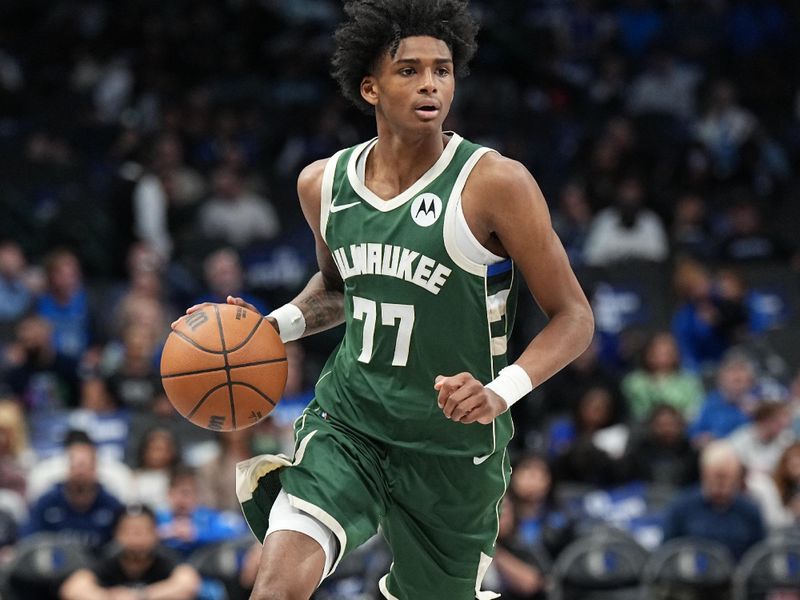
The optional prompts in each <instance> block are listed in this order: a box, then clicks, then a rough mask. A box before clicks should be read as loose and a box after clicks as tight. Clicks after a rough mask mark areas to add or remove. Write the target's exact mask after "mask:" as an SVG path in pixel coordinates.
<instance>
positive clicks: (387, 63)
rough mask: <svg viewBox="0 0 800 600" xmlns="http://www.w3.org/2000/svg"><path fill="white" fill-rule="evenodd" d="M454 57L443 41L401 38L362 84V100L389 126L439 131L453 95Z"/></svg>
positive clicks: (428, 38)
mask: <svg viewBox="0 0 800 600" xmlns="http://www.w3.org/2000/svg"><path fill="white" fill-rule="evenodd" d="M453 71H454V69H453V55H452V53H451V52H450V49H449V48H448V47H447V44H445V43H444V42H443V41H442V40H438V39H436V38H433V37H428V36H416V37H408V38H404V39H403V40H401V41H400V45H399V47H398V48H397V52H396V53H395V55H394V56H391V55H390V54H389V53H387V54H386V55H385V56H384V57H383V59H381V61H380V63H379V65H378V68H377V69H376V73H375V75H371V76H368V77H366V78H365V79H364V82H363V83H362V88H361V89H362V94H363V95H364V98H365V99H366V100H367V101H368V102H370V103H371V104H373V106H375V110H376V112H377V113H378V114H379V115H381V116H382V117H384V118H385V119H387V120H388V121H389V123H391V124H393V125H395V126H398V127H401V128H404V129H405V128H412V129H419V128H423V129H433V130H437V131H438V130H441V127H442V123H443V122H444V120H445V118H446V117H447V113H448V112H449V111H450V105H451V104H452V102H453V94H454V92H455V75H454V72H453Z"/></svg>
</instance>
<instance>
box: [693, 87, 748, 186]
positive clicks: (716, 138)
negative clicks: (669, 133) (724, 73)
mask: <svg viewBox="0 0 800 600" xmlns="http://www.w3.org/2000/svg"><path fill="white" fill-rule="evenodd" d="M705 103H706V107H705V110H704V111H703V114H702V116H701V117H700V118H699V119H698V120H697V122H696V123H695V125H694V135H695V137H696V139H697V140H699V141H700V142H701V143H702V144H703V145H704V146H705V148H706V149H707V150H708V152H709V153H710V155H711V159H712V162H713V166H714V170H715V174H716V176H717V177H718V178H719V179H723V180H726V179H728V178H730V177H731V176H732V175H733V174H734V173H735V172H736V170H737V168H738V167H739V162H740V160H741V154H740V153H741V149H742V147H743V146H744V145H745V144H746V143H747V142H748V141H750V140H751V139H752V137H753V135H754V134H755V132H756V129H757V128H758V126H759V125H758V120H757V119H756V117H755V116H754V115H753V114H752V113H751V112H750V111H748V110H746V109H744V108H742V107H741V106H740V105H739V104H738V103H737V100H736V88H735V87H734V85H733V84H732V83H731V82H730V81H726V80H718V81H715V82H714V83H713V84H712V86H711V88H710V92H709V93H708V97H707V99H706V101H705Z"/></svg>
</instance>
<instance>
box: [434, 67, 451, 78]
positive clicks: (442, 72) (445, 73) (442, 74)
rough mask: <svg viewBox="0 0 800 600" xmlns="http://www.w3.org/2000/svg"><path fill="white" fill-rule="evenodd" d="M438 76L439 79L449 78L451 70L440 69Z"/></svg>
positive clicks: (437, 72)
mask: <svg viewBox="0 0 800 600" xmlns="http://www.w3.org/2000/svg"><path fill="white" fill-rule="evenodd" d="M436 74H437V75H439V77H447V76H448V75H450V69H448V68H447V67H439V69H438V70H437V71H436Z"/></svg>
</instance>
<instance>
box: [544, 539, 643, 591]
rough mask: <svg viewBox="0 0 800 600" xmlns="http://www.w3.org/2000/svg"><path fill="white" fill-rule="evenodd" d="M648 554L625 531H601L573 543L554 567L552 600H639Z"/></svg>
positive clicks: (559, 557) (560, 556)
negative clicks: (640, 585)
mask: <svg viewBox="0 0 800 600" xmlns="http://www.w3.org/2000/svg"><path fill="white" fill-rule="evenodd" d="M646 562H647V551H646V550H645V549H644V548H642V547H641V546H640V545H639V544H638V543H637V542H636V541H635V540H634V539H633V538H631V537H630V536H628V535H627V534H625V533H624V532H622V531H621V530H617V529H613V528H606V527H601V528H598V529H597V530H595V531H594V532H591V533H589V534H587V535H586V536H583V537H581V538H578V539H577V540H575V541H574V542H572V543H571V544H570V545H569V546H567V547H566V548H565V549H564V551H563V552H562V553H561V554H560V555H559V556H558V558H557V559H556V562H555V565H554V567H553V589H552V591H551V594H550V596H549V598H550V599H551V600H634V599H638V594H639V584H640V582H641V577H642V571H643V569H644V566H645V563H646Z"/></svg>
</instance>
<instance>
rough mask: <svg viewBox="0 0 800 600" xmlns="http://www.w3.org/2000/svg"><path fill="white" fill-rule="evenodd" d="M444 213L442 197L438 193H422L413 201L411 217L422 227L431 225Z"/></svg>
mask: <svg viewBox="0 0 800 600" xmlns="http://www.w3.org/2000/svg"><path fill="white" fill-rule="evenodd" d="M441 214H442V199H441V198H439V196H437V195H436V194H422V195H420V196H417V197H416V198H414V201H413V202H412V203H411V218H412V219H414V222H415V223H416V224H417V225H419V226H420V227H430V226H431V225H433V224H434V223H436V221H438V220H439V216H440V215H441Z"/></svg>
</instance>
